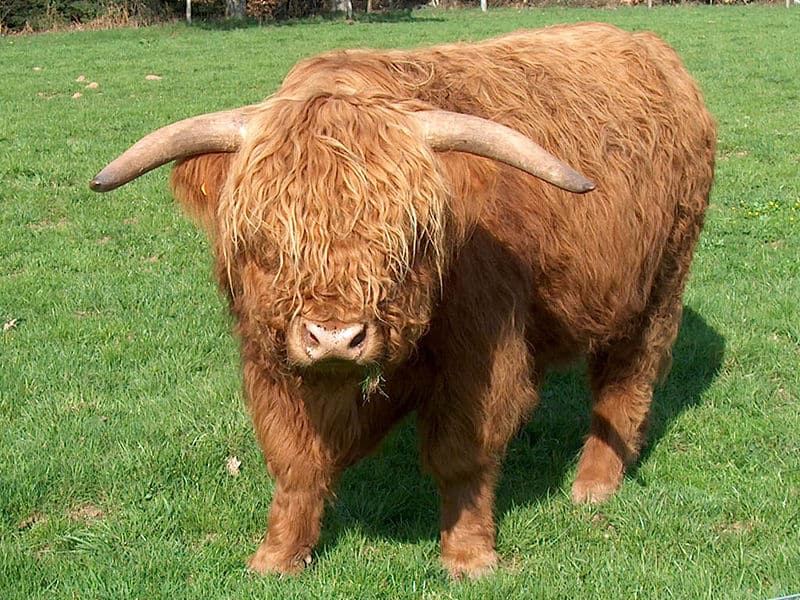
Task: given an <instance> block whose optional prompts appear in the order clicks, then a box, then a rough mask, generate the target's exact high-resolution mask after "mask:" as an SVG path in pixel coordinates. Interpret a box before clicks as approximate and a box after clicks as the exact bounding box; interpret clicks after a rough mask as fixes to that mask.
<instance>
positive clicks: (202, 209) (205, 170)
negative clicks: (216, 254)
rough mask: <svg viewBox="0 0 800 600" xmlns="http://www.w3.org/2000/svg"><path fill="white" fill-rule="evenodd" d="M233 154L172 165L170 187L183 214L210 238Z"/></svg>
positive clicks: (212, 156)
mask: <svg viewBox="0 0 800 600" xmlns="http://www.w3.org/2000/svg"><path fill="white" fill-rule="evenodd" d="M233 157H234V154H231V153H214V154H201V155H199V156H193V157H191V158H186V159H183V160H180V161H178V162H176V163H175V166H174V167H173V169H172V174H171V175H170V179H169V183H170V187H171V188H172V193H173V194H174V195H175V198H176V199H177V200H178V202H180V204H181V206H182V207H183V210H184V211H185V212H186V214H188V215H189V216H190V217H191V218H192V219H193V220H194V221H195V222H196V223H197V224H198V225H200V226H201V227H203V228H204V229H206V231H207V232H208V233H209V235H210V236H212V237H213V236H214V235H215V233H216V216H217V206H218V205H219V198H220V194H221V193H222V188H223V186H224V185H225V180H226V179H227V178H228V171H229V169H230V164H231V160H232V159H233Z"/></svg>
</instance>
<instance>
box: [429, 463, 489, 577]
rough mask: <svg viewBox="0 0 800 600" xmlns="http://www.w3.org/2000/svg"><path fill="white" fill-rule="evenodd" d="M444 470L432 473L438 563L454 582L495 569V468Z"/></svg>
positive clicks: (476, 466) (477, 466)
mask: <svg viewBox="0 0 800 600" xmlns="http://www.w3.org/2000/svg"><path fill="white" fill-rule="evenodd" d="M476 458H477V457H476ZM476 462H477V461H476ZM447 471H448V469H444V470H441V469H439V470H438V471H437V472H436V473H435V474H434V477H435V478H436V480H437V484H438V488H439V497H440V506H441V517H440V518H441V536H442V542H441V543H442V563H443V564H444V566H445V568H446V569H447V570H448V571H449V573H450V575H451V576H452V577H453V578H454V579H459V578H461V577H462V576H464V575H466V576H468V577H480V576H482V575H485V574H487V573H490V572H491V571H492V570H493V569H494V568H495V567H496V566H497V553H496V552H495V550H494V544H495V527H494V488H495V482H496V479H497V472H498V467H497V464H496V463H495V462H494V461H491V463H490V464H488V465H483V466H481V465H479V464H474V465H472V466H471V468H470V469H469V471H464V472H460V473H448V472H447Z"/></svg>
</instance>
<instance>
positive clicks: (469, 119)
mask: <svg viewBox="0 0 800 600" xmlns="http://www.w3.org/2000/svg"><path fill="white" fill-rule="evenodd" d="M415 114H416V117H417V119H418V120H419V122H420V123H421V124H422V127H423V131H424V136H425V139H426V140H427V142H428V143H429V144H430V145H431V147H432V148H433V149H434V150H440V151H446V150H457V151H459V152H469V153H470V154H476V155H478V156H484V157H486V158H493V159H495V160H498V161H500V162H503V163H506V164H508V165H511V166H512V167H516V168H518V169H522V170H523V171H526V172H528V173H530V174H531V175H533V176H534V177H538V178H539V179H541V180H543V181H546V182H548V183H552V184H553V185H555V186H556V187H559V188H561V189H563V190H567V191H569V192H576V193H578V194H583V193H586V192H589V191H591V190H593V189H594V188H595V184H594V183H593V182H591V181H589V180H588V179H586V178H585V177H584V176H583V175H581V174H580V173H578V172H577V171H575V170H574V169H573V168H572V167H570V166H569V165H568V164H566V163H564V162H561V161H560V160H558V159H557V158H556V157H555V156H553V155H552V154H550V153H549V152H548V151H547V150H545V149H544V148H542V147H541V146H540V145H539V144H537V143H535V142H533V141H531V140H530V139H529V138H527V137H525V136H524V135H522V134H521V133H520V132H518V131H516V130H514V129H511V128H509V127H506V126H505V125H501V124H500V123H496V122H495V121H490V120H488V119H482V118H481V117H475V116H472V115H465V114H461V113H454V112H449V111H445V110H424V111H419V112H417V113H415Z"/></svg>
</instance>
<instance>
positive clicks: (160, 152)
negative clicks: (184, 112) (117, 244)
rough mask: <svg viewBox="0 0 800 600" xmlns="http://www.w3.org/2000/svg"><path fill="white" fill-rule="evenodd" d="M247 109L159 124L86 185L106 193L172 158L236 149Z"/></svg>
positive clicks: (245, 119) (243, 127)
mask: <svg viewBox="0 0 800 600" xmlns="http://www.w3.org/2000/svg"><path fill="white" fill-rule="evenodd" d="M249 108H250V107H248V106H245V107H243V108H237V109H234V110H226V111H222V112H216V113H209V114H205V115H199V116H197V117H191V118H189V119H184V120H183V121H178V122H177V123H173V124H172V125H167V126H166V127H162V128H161V129H158V130H156V131H154V132H152V133H150V134H148V135H146V136H145V137H143V138H142V139H141V140H139V141H138V142H136V143H135V144H134V145H133V146H131V147H130V148H129V149H128V150H126V151H125V152H124V153H123V154H122V155H121V156H119V157H118V158H117V159H115V160H114V161H113V162H111V163H110V164H109V165H108V166H107V167H106V168H105V169H103V170H102V171H100V172H99V173H98V174H97V175H95V177H94V179H92V183H91V184H90V187H91V188H92V189H93V190H94V191H95V192H108V191H111V190H113V189H116V188H118V187H119V186H121V185H125V184H126V183H128V182H129V181H132V180H134V179H136V178H137V177H139V176H140V175H144V174H145V173H147V172H148V171H152V170H153V169H155V168H156V167H160V166H161V165H164V164H166V163H168V162H170V161H173V160H177V159H180V158H186V157H188V156H194V155H195V154H206V153H208V152H236V151H237V150H238V149H239V147H240V146H241V144H242V140H243V139H244V135H245V127H246V125H247V114H248V109H249Z"/></svg>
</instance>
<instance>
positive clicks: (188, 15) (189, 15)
mask: <svg viewBox="0 0 800 600" xmlns="http://www.w3.org/2000/svg"><path fill="white" fill-rule="evenodd" d="M186 22H187V23H188V24H189V25H191V24H192V0H186Z"/></svg>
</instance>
